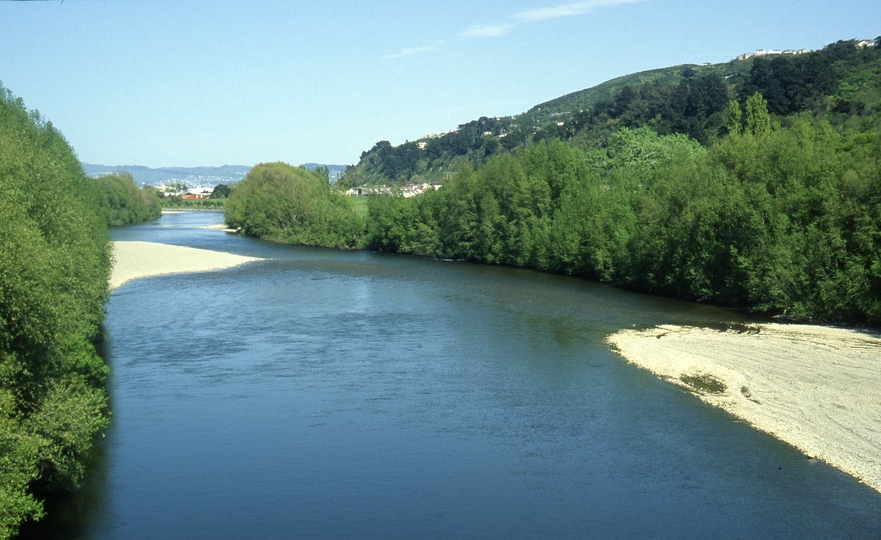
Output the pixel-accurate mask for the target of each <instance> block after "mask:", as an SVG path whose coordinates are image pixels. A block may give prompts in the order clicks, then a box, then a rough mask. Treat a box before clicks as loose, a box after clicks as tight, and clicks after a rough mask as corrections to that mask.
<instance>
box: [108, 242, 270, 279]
mask: <svg viewBox="0 0 881 540" xmlns="http://www.w3.org/2000/svg"><path fill="white" fill-rule="evenodd" d="M113 259H114V263H113V271H112V273H111V275H110V288H111V289H115V288H117V287H119V286H120V285H122V284H123V283H125V282H127V281H131V280H133V279H138V278H143V277H150V276H159V275H163V274H181V273H186V272H208V271H211V270H222V269H224V268H231V267H233V266H238V265H240V264H245V263H248V262H252V261H260V260H262V259H258V258H255V257H244V256H242V255H234V254H232V253H224V252H221V251H210V250H207V249H196V248H191V247H182V246H170V245H166V244H155V243H153V242H113Z"/></svg>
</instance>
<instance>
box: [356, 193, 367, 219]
mask: <svg viewBox="0 0 881 540" xmlns="http://www.w3.org/2000/svg"><path fill="white" fill-rule="evenodd" d="M352 199H353V201H354V202H355V212H357V213H358V215H359V216H361V217H362V218H366V217H367V197H352Z"/></svg>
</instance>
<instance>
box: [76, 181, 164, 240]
mask: <svg viewBox="0 0 881 540" xmlns="http://www.w3.org/2000/svg"><path fill="white" fill-rule="evenodd" d="M93 181H94V182H95V184H96V185H97V186H98V188H99V189H100V190H101V205H102V206H103V207H104V212H105V215H106V217H107V224H108V225H110V226H111V227H117V226H119V225H130V224H132V223H140V222H142V221H148V220H151V219H156V218H158V217H159V216H160V215H162V206H161V205H160V203H159V196H158V195H157V194H156V190H155V189H152V188H147V189H141V188H139V187H138V186H136V185H135V182H134V179H133V178H132V175H131V174H129V173H128V172H125V171H120V172H118V173H116V174H109V175H105V176H102V177H100V178H96V179H94V180H93Z"/></svg>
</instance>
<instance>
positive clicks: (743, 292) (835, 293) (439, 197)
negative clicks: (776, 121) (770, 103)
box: [365, 109, 881, 324]
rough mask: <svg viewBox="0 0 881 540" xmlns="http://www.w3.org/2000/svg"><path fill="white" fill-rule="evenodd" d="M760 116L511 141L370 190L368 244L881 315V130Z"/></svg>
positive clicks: (814, 314) (807, 308) (838, 314)
mask: <svg viewBox="0 0 881 540" xmlns="http://www.w3.org/2000/svg"><path fill="white" fill-rule="evenodd" d="M754 114H756V113H754ZM759 114H764V116H765V117H766V116H767V112H766V111H764V110H763V109H760V110H759ZM747 120H748V122H749V123H748V127H747V129H746V130H745V132H743V133H738V132H736V131H739V130H737V129H732V132H733V133H732V134H731V135H729V136H727V137H725V138H723V139H721V140H719V141H717V142H716V143H715V144H714V145H712V146H711V147H710V148H705V147H702V146H700V145H699V144H697V143H696V142H695V141H693V140H691V139H688V138H686V137H685V136H684V135H668V136H660V135H657V134H656V133H655V132H654V131H652V130H650V129H648V128H640V129H636V130H628V129H622V130H620V131H618V132H617V133H615V134H613V135H611V136H610V137H609V138H608V139H607V141H606V143H605V144H604V146H603V147H602V148H599V149H595V150H593V151H590V152H587V154H586V155H585V154H582V153H580V152H579V151H577V150H575V149H573V148H571V147H568V146H566V145H564V144H563V143H561V142H550V143H540V144H538V145H532V146H529V147H527V148H525V149H523V150H521V151H519V152H516V153H514V154H513V155H500V156H497V157H494V158H493V159H491V160H490V161H488V162H487V163H486V164H485V165H484V166H482V167H479V168H478V169H477V170H471V169H470V168H468V167H464V168H462V169H461V170H460V171H459V173H458V174H457V175H456V176H455V177H454V178H453V179H452V180H451V181H450V182H449V183H447V184H446V185H445V186H444V187H443V189H441V190H439V191H436V192H434V191H428V192H426V193H424V194H422V195H421V196H419V197H414V198H412V199H404V198H402V197H398V198H394V197H374V198H372V199H371V200H370V207H369V219H368V224H367V235H366V239H365V245H366V247H368V248H371V249H378V250H383V251H394V252H401V253H413V254H417V255H428V256H435V257H444V258H465V259H469V260H474V261H478V262H483V263H490V264H506V265H512V266H525V267H531V268H536V269H539V270H544V271H551V272H559V273H564V274H571V275H577V276H583V277H587V278H591V279H596V280H600V281H606V282H611V283H615V284H618V285H622V286H625V287H628V288H632V289H636V290H640V291H646V292H652V293H659V294H665V295H671V296H676V297H680V298H686V299H692V300H701V301H712V302H716V303H721V304H726V305H732V306H739V307H746V308H750V309H753V310H756V311H761V312H767V313H774V314H787V315H791V316H793V317H797V318H810V319H813V320H820V321H849V322H858V323H870V324H881V133H879V131H877V130H872V131H867V132H856V131H855V132H841V131H838V130H835V129H833V128H832V127H831V126H830V125H829V124H828V123H826V122H825V121H815V120H811V119H808V118H799V119H796V120H795V121H794V122H793V123H792V124H791V125H790V126H788V127H783V128H777V129H772V128H771V125H770V121H769V120H768V119H767V118H764V120H762V119H759V120H757V119H756V118H748V119H747ZM732 127H733V126H732Z"/></svg>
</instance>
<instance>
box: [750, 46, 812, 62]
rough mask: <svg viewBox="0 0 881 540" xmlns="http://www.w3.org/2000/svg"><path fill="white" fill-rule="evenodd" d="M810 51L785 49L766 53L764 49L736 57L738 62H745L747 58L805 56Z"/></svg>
mask: <svg viewBox="0 0 881 540" xmlns="http://www.w3.org/2000/svg"><path fill="white" fill-rule="evenodd" d="M808 52H810V51H808V50H807V49H799V50H795V49H787V50H785V51H780V50H777V49H771V50H769V51H766V50H765V49H756V52H754V53H743V54H741V55H740V56H738V57H737V59H738V60H746V59H747V58H752V57H753V56H780V55H782V54H806V53H808Z"/></svg>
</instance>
